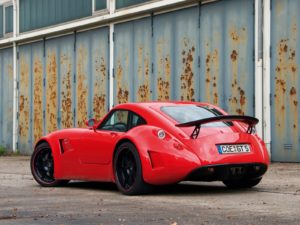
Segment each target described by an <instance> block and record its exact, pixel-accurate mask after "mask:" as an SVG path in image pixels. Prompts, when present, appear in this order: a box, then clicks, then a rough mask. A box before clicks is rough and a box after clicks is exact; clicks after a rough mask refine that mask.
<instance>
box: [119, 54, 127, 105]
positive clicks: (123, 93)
mask: <svg viewBox="0 0 300 225" xmlns="http://www.w3.org/2000/svg"><path fill="white" fill-rule="evenodd" d="M123 73H124V71H123V67H122V64H121V61H120V60H118V63H117V100H118V103H119V104H121V103H126V102H128V100H129V91H128V89H127V87H126V85H123V82H122V81H123V75H124V74H123Z"/></svg>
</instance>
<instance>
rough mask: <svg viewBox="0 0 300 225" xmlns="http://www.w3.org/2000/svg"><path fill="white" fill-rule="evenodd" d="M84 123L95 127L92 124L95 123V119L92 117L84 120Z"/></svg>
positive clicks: (91, 127) (89, 126) (92, 127)
mask: <svg viewBox="0 0 300 225" xmlns="http://www.w3.org/2000/svg"><path fill="white" fill-rule="evenodd" d="M85 124H86V125H87V126H88V128H90V129H95V128H94V126H95V124H96V120H95V119H94V118H91V119H89V120H87V121H85Z"/></svg>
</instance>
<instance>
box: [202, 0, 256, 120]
mask: <svg viewBox="0 0 300 225" xmlns="http://www.w3.org/2000/svg"><path fill="white" fill-rule="evenodd" d="M200 24H201V25H200V27H201V29H200V43H201V44H200V46H201V50H200V52H201V54H200V55H201V71H200V74H201V75H200V83H201V84H202V85H201V88H200V96H201V100H204V101H208V102H211V103H213V104H217V105H220V106H221V107H222V108H224V109H225V110H227V111H228V112H230V113H232V114H242V115H244V114H246V115H254V105H253V99H254V1H251V0H249V1H236V0H230V1H220V2H216V3H212V4H207V5H204V6H202V7H201V17H200Z"/></svg>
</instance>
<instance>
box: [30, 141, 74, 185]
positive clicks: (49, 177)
mask: <svg viewBox="0 0 300 225" xmlns="http://www.w3.org/2000/svg"><path fill="white" fill-rule="evenodd" d="M30 164H31V173H32V175H33V177H34V179H35V180H36V181H37V182H38V183H39V184H40V185H41V186H44V187H53V186H59V185H63V184H66V183H68V181H66V180H56V179H55V178H54V159H53V156H52V151H51V148H50V146H49V145H48V144H47V143H41V144H40V145H38V146H37V147H36V149H35V151H34V152H33V154H32V156H31V162H30Z"/></svg>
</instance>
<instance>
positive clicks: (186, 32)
mask: <svg viewBox="0 0 300 225" xmlns="http://www.w3.org/2000/svg"><path fill="white" fill-rule="evenodd" d="M172 14H173V19H172V21H173V28H172V30H173V31H174V34H173V43H172V46H173V49H174V53H175V54H174V55H173V61H174V64H175V65H174V66H173V68H174V73H173V76H174V78H173V79H175V88H176V91H175V92H174V98H175V99H177V100H185V101H195V100H198V99H199V89H201V88H199V64H198V63H199V61H198V60H199V9H198V7H193V8H189V9H184V10H181V11H177V12H174V13H172ZM178 89H179V91H177V90H178Z"/></svg>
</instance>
